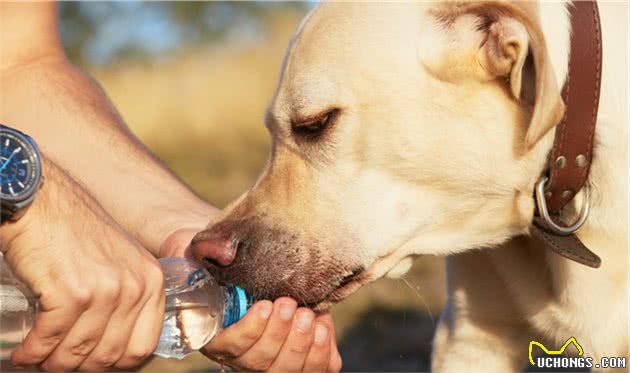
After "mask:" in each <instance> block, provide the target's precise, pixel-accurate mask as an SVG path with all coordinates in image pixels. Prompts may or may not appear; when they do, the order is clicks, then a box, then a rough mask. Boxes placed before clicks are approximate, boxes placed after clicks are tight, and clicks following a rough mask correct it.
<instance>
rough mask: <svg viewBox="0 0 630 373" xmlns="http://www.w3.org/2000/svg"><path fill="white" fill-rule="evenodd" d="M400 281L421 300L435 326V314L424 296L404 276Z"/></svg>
mask: <svg viewBox="0 0 630 373" xmlns="http://www.w3.org/2000/svg"><path fill="white" fill-rule="evenodd" d="M400 279H401V280H402V281H403V282H404V283H405V284H406V285H407V286H408V287H409V289H411V290H412V291H413V292H414V293H415V294H416V295H417V296H418V298H420V300H421V301H422V303H423V304H424V307H425V308H426V309H427V313H428V314H429V318H430V319H431V323H432V324H433V326H435V319H434V318H433V312H431V308H430V307H429V305H428V304H427V302H426V301H425V300H424V297H423V296H422V294H421V293H420V292H419V291H418V289H416V288H414V287H413V286H412V285H411V284H410V283H409V281H408V280H407V279H406V278H405V277H404V276H401V277H400Z"/></svg>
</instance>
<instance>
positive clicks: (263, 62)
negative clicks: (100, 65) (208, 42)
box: [91, 10, 444, 372]
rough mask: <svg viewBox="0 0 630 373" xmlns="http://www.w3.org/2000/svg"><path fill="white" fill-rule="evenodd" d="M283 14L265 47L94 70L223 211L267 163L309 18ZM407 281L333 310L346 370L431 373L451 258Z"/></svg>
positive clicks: (424, 263)
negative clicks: (279, 88) (283, 91)
mask: <svg viewBox="0 0 630 373" xmlns="http://www.w3.org/2000/svg"><path fill="white" fill-rule="evenodd" d="M274 13H275V16H274V18H273V20H272V23H271V32H270V33H269V34H268V36H267V37H265V38H263V39H262V40H260V41H257V42H256V43H250V44H243V43H236V44H235V43H227V44H225V45H219V46H215V47H213V49H210V50H205V51H200V52H196V53H195V54H192V55H190V54H189V55H182V56H177V57H176V58H175V57H173V58H171V60H170V61H166V62H156V63H151V64H144V65H119V66H111V67H108V68H107V69H102V70H92V71H91V72H92V73H93V74H94V75H95V77H96V78H97V79H98V80H99V81H100V82H101V84H102V85H103V87H104V88H105V90H106V91H107V93H108V94H109V95H110V97H111V99H112V101H113V102H114V104H115V105H116V106H117V107H118V108H119V110H120V112H121V114H122V115H123V117H124V118H125V119H126V121H127V123H128V124H129V126H130V127H131V129H132V130H133V131H134V132H135V133H136V134H137V135H138V137H140V139H141V140H142V141H144V142H145V143H146V144H147V145H148V146H149V147H150V148H151V149H152V150H153V151H154V152H155V153H156V154H157V155H158V156H159V157H160V158H161V159H162V160H163V161H164V162H165V163H166V164H167V165H168V166H169V167H171V168H172V169H173V170H174V171H175V172H176V173H177V174H178V175H180V177H182V178H183V179H184V180H185V181H186V182H187V183H188V184H189V185H191V186H192V187H193V189H195V190H196V191H197V192H198V193H200V194H201V195H202V196H204V197H205V198H207V199H208V200H209V201H210V202H212V203H213V204H215V205H218V206H224V205H225V204H226V203H227V202H229V201H230V200H231V199H233V198H235V197H237V196H238V195H239V194H240V193H242V192H243V191H245V190H246V189H247V188H248V187H249V186H250V185H251V184H252V182H253V181H254V180H255V178H256V176H257V175H258V172H259V171H260V169H261V167H262V166H263V164H264V163H265V161H266V159H267V157H268V153H269V144H270V142H269V137H268V135H267V133H266V130H265V128H264V126H263V115H264V110H265V107H266V105H267V103H268V100H269V99H270V98H271V96H272V94H273V90H274V88H275V84H276V81H277V77H278V73H279V69H280V65H281V62H282V58H283V55H284V51H285V49H286V46H287V45H288V41H289V39H290V36H291V34H292V32H293V30H294V29H295V27H296V25H297V23H298V22H299V19H300V18H301V16H302V14H299V13H297V12H295V11H280V10H278V11H275V12H274ZM407 277H408V279H409V283H410V284H411V287H413V288H414V289H410V287H408V286H407V285H406V284H405V283H403V282H402V281H400V280H397V281H394V280H380V281H378V282H377V283H374V284H372V285H370V286H367V287H365V288H363V289H361V290H360V291H359V292H358V293H357V294H356V295H354V296H353V297H351V298H350V299H348V300H347V301H345V302H343V303H342V304H340V305H338V306H336V307H335V309H334V310H333V314H334V316H335V320H336V323H337V328H338V338H339V341H340V342H341V350H342V353H343V354H344V355H347V356H345V367H346V369H350V370H352V369H355V370H357V369H360V370H364V371H365V370H374V369H376V368H380V369H376V370H385V369H388V368H387V367H391V368H392V369H396V370H399V371H402V370H424V369H426V366H427V364H428V363H427V361H428V360H427V359H428V356H427V353H428V352H427V351H428V343H429V340H430V338H431V335H432V330H433V325H434V324H433V321H431V320H430V318H428V317H426V313H424V311H426V310H427V308H429V309H431V310H432V312H433V316H434V318H435V317H437V315H436V313H437V312H439V309H440V308H441V307H442V305H443V302H444V283H443V277H444V275H443V266H442V260H441V259H437V258H423V259H421V260H419V261H418V262H417V263H416V265H415V266H414V270H413V271H412V272H411V273H410V274H409V275H408V276H407ZM401 328H402V329H401ZM405 331H407V332H405ZM408 331H412V333H411V334H410V333H409V332H408ZM372 339H377V340H378V341H374V343H370V340H372ZM383 345H389V346H393V347H390V348H388V349H386V350H383V349H381V348H380V347H379V346H383ZM369 356H372V357H373V359H376V360H369V359H367V357H369ZM370 368H374V369H370ZM208 369H217V366H216V365H212V364H210V363H209V362H208V360H206V359H205V358H203V357H201V356H200V355H199V354H196V355H192V356H190V357H189V358H187V359H186V360H184V361H182V362H179V361H165V360H163V359H154V360H153V361H152V362H151V363H149V364H148V365H147V366H145V368H144V369H143V371H145V372H149V371H151V372H153V371H168V372H178V371H179V372H181V371H205V370H208Z"/></svg>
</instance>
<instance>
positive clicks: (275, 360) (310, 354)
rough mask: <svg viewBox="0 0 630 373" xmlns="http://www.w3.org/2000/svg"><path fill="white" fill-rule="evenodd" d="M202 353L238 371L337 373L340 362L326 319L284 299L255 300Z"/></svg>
mask: <svg viewBox="0 0 630 373" xmlns="http://www.w3.org/2000/svg"><path fill="white" fill-rule="evenodd" d="M201 352H202V353H203V354H204V355H206V356H208V357H209V358H210V359H212V360H215V361H217V362H220V363H221V364H225V365H227V366H229V367H231V368H232V369H234V370H236V371H265V372H339V371H340V370H341V364H342V362H341V356H340V355H339V352H338V351H337V344H336V342H335V327H334V325H333V321H332V318H331V317H330V315H329V314H323V315H316V314H315V313H314V312H313V311H311V310H310V309H308V308H305V307H300V308H298V307H297V303H296V302H295V300H293V299H291V298H286V297H283V298H278V299H276V300H275V301H274V302H273V303H272V302H271V301H268V300H263V301H259V302H257V303H256V304H255V305H254V306H253V307H252V308H251V309H250V310H249V311H247V313H246V314H245V316H244V317H243V318H242V319H241V320H240V321H239V322H237V323H236V324H234V325H232V326H230V327H229V328H227V329H225V330H224V331H223V332H221V333H220V334H218V335H217V336H215V337H214V338H213V339H212V340H211V341H210V343H208V344H207V345H206V346H205V347H204V348H203V349H202V351H201Z"/></svg>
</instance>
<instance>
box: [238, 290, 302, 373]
mask: <svg viewBox="0 0 630 373" xmlns="http://www.w3.org/2000/svg"><path fill="white" fill-rule="evenodd" d="M296 309H297V302H296V301H295V300H293V299H291V298H286V297H282V298H278V299H276V301H275V302H274V303H273V312H272V314H271V318H270V319H269V321H268V322H267V327H266V328H265V331H264V332H263V334H262V336H261V337H260V338H259V339H258V341H256V343H254V344H253V345H252V346H251V347H250V348H249V349H248V350H246V351H243V352H244V353H242V355H241V356H240V357H239V358H238V359H237V360H236V363H238V365H239V366H243V367H246V368H247V369H252V370H266V369H267V368H268V367H269V366H270V365H271V364H272V363H273V361H274V359H275V358H276V356H277V355H278V352H279V351H280V349H281V348H282V345H283V344H284V342H285V339H286V338H287V335H288V334H289V331H290V330H291V324H292V320H293V316H294V315H295V310H296Z"/></svg>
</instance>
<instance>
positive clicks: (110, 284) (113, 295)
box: [99, 277, 122, 300]
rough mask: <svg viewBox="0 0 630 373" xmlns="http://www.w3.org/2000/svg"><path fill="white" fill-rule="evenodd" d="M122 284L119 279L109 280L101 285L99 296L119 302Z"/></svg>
mask: <svg viewBox="0 0 630 373" xmlns="http://www.w3.org/2000/svg"><path fill="white" fill-rule="evenodd" d="M121 290H122V284H121V282H120V281H119V280H118V279H115V278H111V277H110V278H107V279H106V280H104V281H102V282H101V284H100V285H99V294H100V295H101V296H103V297H104V298H105V299H107V300H117V299H118V297H120V292H121Z"/></svg>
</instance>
